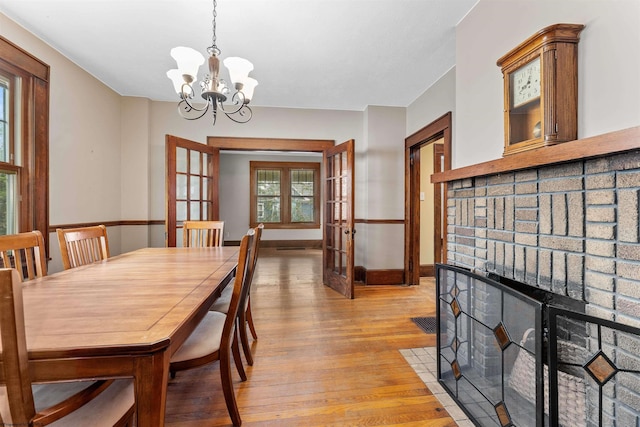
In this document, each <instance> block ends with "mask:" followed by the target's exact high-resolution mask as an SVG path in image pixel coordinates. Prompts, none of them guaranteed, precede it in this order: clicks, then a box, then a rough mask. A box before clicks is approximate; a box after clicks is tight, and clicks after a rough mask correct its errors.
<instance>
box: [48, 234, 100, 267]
mask: <svg viewBox="0 0 640 427" xmlns="http://www.w3.org/2000/svg"><path fill="white" fill-rule="evenodd" d="M56 232H57V233H58V243H59V244H60V256H61V257H62V265H63V266H64V269H65V270H68V269H70V268H75V267H80V266H81V265H85V264H91V263H93V262H97V261H102V260H104V259H107V258H109V239H108V237H107V227H105V226H104V225H95V226H91V227H80V228H67V229H62V228H58V229H57V230H56Z"/></svg>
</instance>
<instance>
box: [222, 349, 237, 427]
mask: <svg viewBox="0 0 640 427" xmlns="http://www.w3.org/2000/svg"><path fill="white" fill-rule="evenodd" d="M220 382H221V383H222V392H223V393H224V400H225V403H226V404H227V411H229V416H230V417H231V421H232V422H233V425H234V426H241V425H242V419H241V418H240V411H238V405H237V403H236V395H235V392H234V391H233V381H232V378H231V355H230V354H229V350H228V349H227V350H226V351H225V350H223V351H221V353H220Z"/></svg>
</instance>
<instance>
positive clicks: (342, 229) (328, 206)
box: [322, 139, 356, 298]
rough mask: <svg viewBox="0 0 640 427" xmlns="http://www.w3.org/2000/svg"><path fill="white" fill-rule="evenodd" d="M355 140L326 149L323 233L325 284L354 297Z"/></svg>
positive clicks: (348, 296)
mask: <svg viewBox="0 0 640 427" xmlns="http://www.w3.org/2000/svg"><path fill="white" fill-rule="evenodd" d="M353 146H354V141H353V140H352V139H351V140H349V141H346V142H344V143H342V144H340V145H337V146H335V147H332V148H329V149H327V150H325V151H324V155H323V157H324V168H325V177H324V179H325V189H324V233H323V234H324V235H323V239H322V261H323V274H322V279H323V282H324V284H325V285H327V286H329V287H330V288H332V289H334V290H336V291H337V292H339V293H341V294H343V295H344V296H346V297H347V298H353V296H354V292H353V280H354V277H353V265H354V264H353V262H354V260H353V254H354V245H353V239H354V237H355V233H356V230H355V228H354V217H353V216H354V215H353V214H354V203H353V200H354V199H353V183H354V179H353V172H354V158H353V157H354V147H353Z"/></svg>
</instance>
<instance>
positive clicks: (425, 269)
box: [420, 264, 436, 277]
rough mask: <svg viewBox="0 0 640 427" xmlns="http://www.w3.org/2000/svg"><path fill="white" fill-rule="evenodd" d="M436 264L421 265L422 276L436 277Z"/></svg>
mask: <svg viewBox="0 0 640 427" xmlns="http://www.w3.org/2000/svg"><path fill="white" fill-rule="evenodd" d="M435 275H436V266H435V264H426V265H421V266H420V277H435Z"/></svg>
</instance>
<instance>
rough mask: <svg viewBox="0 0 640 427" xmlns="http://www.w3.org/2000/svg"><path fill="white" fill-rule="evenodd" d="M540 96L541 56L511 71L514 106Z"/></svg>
mask: <svg viewBox="0 0 640 427" xmlns="http://www.w3.org/2000/svg"><path fill="white" fill-rule="evenodd" d="M539 96H540V57H537V58H536V59H534V60H533V61H530V62H528V63H527V64H525V65H523V66H522V67H520V68H518V69H517V70H516V71H514V72H513V73H511V102H512V106H513V107H517V106H519V105H522V104H525V103H527V102H529V101H530V100H532V99H535V98H538V97H539Z"/></svg>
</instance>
